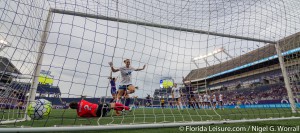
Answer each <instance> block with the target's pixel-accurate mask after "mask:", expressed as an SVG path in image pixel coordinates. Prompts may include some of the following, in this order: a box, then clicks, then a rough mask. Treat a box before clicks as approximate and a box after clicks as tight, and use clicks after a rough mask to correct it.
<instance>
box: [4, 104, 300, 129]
mask: <svg viewBox="0 0 300 133" xmlns="http://www.w3.org/2000/svg"><path fill="white" fill-rule="evenodd" d="M10 111H11V112H14V113H16V112H17V111H13V110H10ZM1 115H2V116H1V118H7V115H10V116H12V114H9V113H1ZM15 116H16V115H15ZM291 116H300V115H299V114H298V113H296V114H292V113H291V111H290V109H289V108H276V109H267V108H264V109H257V108H256V109H254V108H253V109H225V110H215V111H214V110H207V109H206V110H204V109H196V110H193V109H184V110H183V111H178V110H177V109H170V108H166V109H158V108H153V109H149V108H148V109H146V108H145V109H144V108H140V109H135V110H133V111H132V112H128V114H127V115H124V116H115V114H114V113H113V112H112V111H111V112H110V113H109V115H108V116H106V117H103V118H79V117H77V116H76V111H75V110H71V109H67V110H64V109H61V110H52V111H51V114H50V115H49V117H47V118H44V119H41V120H32V121H26V122H19V123H14V124H8V125H1V127H2V128H5V127H20V126H24V127H45V126H47V127H48V126H73V125H97V124H98V123H97V122H99V124H100V125H107V124H117V125H120V124H141V123H173V122H193V121H207V122H208V121H218V120H241V119H256V118H271V117H272V118H278V117H279V118H281V117H291ZM249 125H251V126H253V125H254V126H255V125H256V126H259V127H263V126H277V125H283V126H297V125H300V122H299V120H283V121H264V122H251V123H235V124H222V125H219V126H220V127H237V126H238V127H240V126H245V127H248V126H249ZM205 127H208V126H205ZM129 131H130V132H155V133H156V132H164V133H165V132H180V131H179V130H178V127H176V128H162V129H161V128H160V129H136V130H116V131H114V132H129ZM104 132H113V130H109V131H104Z"/></svg>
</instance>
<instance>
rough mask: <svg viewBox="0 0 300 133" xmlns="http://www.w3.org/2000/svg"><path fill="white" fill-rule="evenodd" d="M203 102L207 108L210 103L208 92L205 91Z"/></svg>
mask: <svg viewBox="0 0 300 133" xmlns="http://www.w3.org/2000/svg"><path fill="white" fill-rule="evenodd" d="M203 103H204V108H207V107H208V104H209V102H208V95H207V93H205V94H204V95H203Z"/></svg>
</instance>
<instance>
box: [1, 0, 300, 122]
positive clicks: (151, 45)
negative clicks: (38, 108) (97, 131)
mask: <svg viewBox="0 0 300 133" xmlns="http://www.w3.org/2000/svg"><path fill="white" fill-rule="evenodd" d="M299 5H300V2H299V1H297V0H289V1H281V0H275V1H258V0H254V1H248V0H242V1H224V0H213V1H204V0H200V1H199V0H195V1H193V0H188V1H181V0H175V1H174V0H167V1H159V0H151V1H144V0H132V1H131V0H126V1H124V0H122V1H118V0H103V1H93V0H89V1H77V0H68V1H66V0H48V1H38V2H33V1H32V0H23V1H11V0H3V1H0V40H3V41H5V42H1V43H0V44H1V45H2V46H1V48H3V49H1V51H0V54H1V58H2V59H1V60H0V63H2V64H0V65H1V77H0V79H1V82H2V84H1V91H2V92H3V93H1V94H0V97H1V99H0V103H1V114H0V115H2V116H3V117H1V121H7V120H12V119H13V120H15V119H21V118H24V116H26V115H24V114H25V109H22V108H26V100H27V97H26V94H27V93H28V92H29V90H30V89H32V86H31V83H32V82H33V81H34V80H33V78H34V77H35V76H34V75H35V71H36V70H37V69H36V68H37V67H38V66H39V65H41V69H42V70H43V71H42V72H41V76H42V77H44V78H42V79H41V76H40V77H39V79H40V80H39V82H40V83H39V85H38V87H37V94H36V98H37V99H38V98H43V99H47V100H49V101H51V102H52V104H53V108H54V110H52V111H51V113H50V115H49V116H47V117H46V118H44V119H42V120H31V121H26V122H21V123H14V125H13V126H19V125H26V126H27V125H28V126H53V125H73V124H74V125H82V124H83V125H98V124H100V125H105V124H118V125H119V124H130V123H134V124H140V123H159V122H186V121H188V122H190V121H206V120H224V119H226V120H232V119H254V118H270V117H290V116H297V115H298V114H293V113H292V112H291V109H290V104H289V101H288V99H289V98H288V95H287V90H286V88H285V84H284V82H283V80H284V79H283V77H282V72H281V68H280V65H279V61H278V56H277V52H276V48H275V46H274V45H275V44H273V43H269V42H275V43H276V42H278V44H279V46H280V47H281V52H282V53H283V55H284V60H285V67H286V68H287V74H288V78H289V82H290V84H291V87H292V91H293V97H294V98H295V101H298V92H299V76H300V74H299V70H300V69H299V59H298V58H299V46H300V44H299V33H298V32H299V28H298V27H299V25H300V23H299V22H300V21H299V19H300V18H299V15H298V14H299V13H300V10H299V9H298V7H299ZM54 9H55V10H56V12H53V11H54ZM59 11H66V12H65V13H64V12H59ZM48 12H51V17H50V21H49V23H48V24H49V29H47V30H45V26H46V24H47V15H48ZM67 12H68V13H67ZM110 18H113V20H112V19H110ZM107 19H110V20H107ZM187 30H188V32H187ZM44 31H46V32H47V34H48V35H47V37H46V38H45V40H43V37H42V36H43V32H44ZM198 31H203V32H202V33H201V34H199V32H198ZM239 37H244V38H246V39H243V38H239ZM255 39H256V40H255ZM257 40H259V41H257ZM42 42H45V48H44V49H42V54H43V56H44V57H43V61H42V64H38V63H37V60H38V59H39V58H40V57H39V56H38V53H39V50H40V46H41V45H42ZM266 42H268V43H266ZM125 59H130V61H131V66H132V67H134V68H143V66H144V65H146V68H145V69H144V70H141V71H138V72H135V71H134V72H132V76H131V77H132V84H133V85H135V86H137V87H138V88H137V89H136V91H135V93H133V94H130V95H129V96H130V99H131V102H129V103H130V106H135V109H134V110H133V111H131V112H127V114H126V115H125V113H124V115H122V116H116V113H115V112H114V111H112V110H111V111H110V113H109V114H108V115H107V116H106V117H97V118H95V119H93V118H82V117H78V116H77V114H76V111H75V110H72V109H69V108H68V104H69V103H71V102H72V101H76V102H78V101H80V99H81V98H83V97H84V98H85V99H86V100H87V101H89V102H92V103H106V102H109V101H110V100H111V99H112V95H111V85H110V79H108V78H110V77H115V78H117V81H116V86H117V89H118V85H120V84H121V80H122V75H121V74H120V72H116V73H112V72H111V68H110V65H109V64H108V62H113V66H114V67H115V68H120V67H122V66H125V64H124V63H123V61H124V60H125ZM165 79H168V80H170V81H171V82H173V83H177V84H178V87H180V89H181V91H182V95H181V98H180V99H181V105H179V104H178V105H176V100H175V98H172V89H171V88H168V87H167V88H160V85H161V86H163V84H164V83H163V82H164V80H165ZM160 81H161V83H160ZM184 82H185V84H186V85H187V86H184ZM189 82H191V86H192V87H188V86H189ZM16 86H19V87H16ZM20 86H21V87H20ZM190 88H192V89H190ZM191 93H192V94H191ZM220 94H222V95H223V96H220ZM208 96H210V98H208ZM162 99H163V100H164V101H163V100H162ZM220 101H222V103H221V102H220ZM121 102H122V103H126V100H125V98H123V99H121ZM162 103H164V105H162ZM296 105H297V106H298V104H297V102H296ZM180 106H182V107H183V108H184V109H182V110H180V109H179V110H178V109H177V108H178V107H180ZM17 115H18V117H15V116H17Z"/></svg>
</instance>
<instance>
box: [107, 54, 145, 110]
mask: <svg viewBox="0 0 300 133" xmlns="http://www.w3.org/2000/svg"><path fill="white" fill-rule="evenodd" d="M124 63H125V66H123V67H120V68H119V69H115V68H114V67H113V63H112V62H109V63H108V64H109V65H110V67H111V71H112V72H118V71H120V72H121V82H120V83H119V84H120V85H119V90H118V94H117V102H120V98H121V97H122V96H125V97H126V101H125V105H126V106H129V103H130V98H129V96H128V94H131V93H134V91H135V87H134V86H133V85H132V82H131V74H132V72H133V71H141V70H144V69H145V67H146V65H144V66H143V68H137V69H135V68H133V67H131V66H130V60H129V59H126V60H124Z"/></svg>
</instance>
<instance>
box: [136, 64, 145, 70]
mask: <svg viewBox="0 0 300 133" xmlns="http://www.w3.org/2000/svg"><path fill="white" fill-rule="evenodd" d="M145 68H146V65H144V66H143V68H137V69H135V71H141V70H144V69H145Z"/></svg>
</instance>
